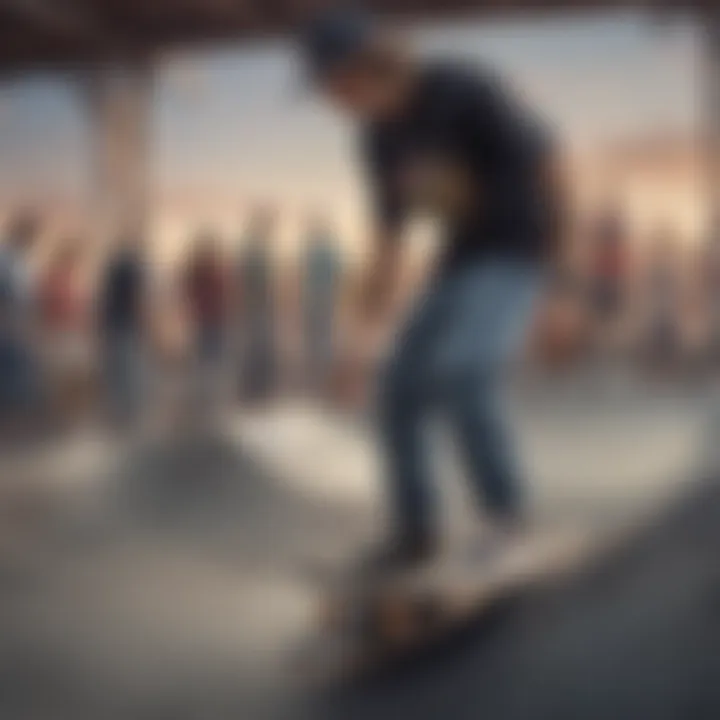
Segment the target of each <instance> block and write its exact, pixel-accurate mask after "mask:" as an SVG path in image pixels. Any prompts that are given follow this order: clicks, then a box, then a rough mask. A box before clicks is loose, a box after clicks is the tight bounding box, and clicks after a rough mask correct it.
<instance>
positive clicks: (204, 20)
mask: <svg viewBox="0 0 720 720" xmlns="http://www.w3.org/2000/svg"><path fill="white" fill-rule="evenodd" d="M326 1H327V0H0V71H4V72H7V71H15V70H22V69H26V68H28V67H42V66H57V65H72V64H78V63H82V64H85V63H89V62H93V61H97V60H102V59H105V58H112V57H128V56H133V55H136V56H142V55H148V54H154V53H156V52H158V51H161V50H163V49H166V48H173V47H183V46H190V45H196V44H201V43H211V42H218V41H230V40H234V39H238V40H242V39H251V38H257V37H267V36H270V35H274V34H280V33H283V32H288V31H291V30H292V29H293V28H294V27H296V26H297V24H298V23H299V22H301V19H302V17H304V16H305V15H306V14H307V12H308V11H309V10H311V9H312V7H313V6H314V5H317V3H318V2H326ZM706 3H710V4H712V0H695V2H694V3H690V2H687V0H685V1H683V0H474V1H473V0H371V1H370V2H367V3H365V4H366V5H368V6H370V7H372V8H373V9H374V10H376V11H377V12H378V13H384V14H388V15H393V16H397V17H412V18H418V19H423V18H427V17H452V16H453V15H457V14H459V13H466V14H471V13H476V14H478V15H483V14H488V13H496V14H499V13H510V12H527V13H535V14H537V13H538V12H543V11H551V10H571V11H572V10H574V11H579V10H580V11H581V10H587V9H591V10H598V9H608V10H612V9H622V8H646V7H648V5H653V6H664V7H670V8H678V9H682V10H686V9H687V7H688V5H690V4H695V5H701V4H706Z"/></svg>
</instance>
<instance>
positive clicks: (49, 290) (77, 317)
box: [39, 240, 89, 413]
mask: <svg viewBox="0 0 720 720" xmlns="http://www.w3.org/2000/svg"><path fill="white" fill-rule="evenodd" d="M83 259H84V253H83V249H82V246H81V245H80V243H79V242H78V241H77V240H68V241H66V242H63V243H62V244H61V245H60V247H59V248H58V250H57V251H56V252H55V253H54V255H53V257H52V258H51V260H50V263H49V266H48V268H47V269H46V271H45V273H44V274H43V276H42V278H41V282H40V286H39V301H40V302H39V307H40V321H41V328H42V341H43V346H44V348H45V352H44V356H45V361H46V362H45V367H46V370H47V377H48V380H49V384H50V390H51V393H52V395H51V396H52V399H53V407H54V409H55V410H57V411H59V412H61V413H65V412H66V411H70V410H71V406H74V405H75V404H76V401H77V399H78V398H79V395H80V388H81V385H83V384H84V381H85V380H86V379H87V376H88V373H89V357H88V342H87V340H88V338H87V336H86V330H87V324H86V321H87V319H88V318H87V307H86V300H87V298H86V295H85V292H84V288H83V286H82V277H81V271H82V262H83Z"/></svg>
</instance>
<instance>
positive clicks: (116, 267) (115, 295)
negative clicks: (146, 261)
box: [100, 253, 144, 332]
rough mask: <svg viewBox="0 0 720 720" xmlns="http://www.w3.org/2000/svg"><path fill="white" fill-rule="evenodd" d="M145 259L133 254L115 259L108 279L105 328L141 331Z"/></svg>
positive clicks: (102, 309) (103, 316)
mask: <svg viewBox="0 0 720 720" xmlns="http://www.w3.org/2000/svg"><path fill="white" fill-rule="evenodd" d="M143 285H144V272H143V266H142V262H141V261H140V260H139V258H137V257H135V255H133V254H131V253H124V254H122V255H119V256H118V257H116V258H114V259H113V260H111V262H110V264H109V266H108V268H107V271H106V275H105V279H104V283H103V288H102V300H101V303H100V313H101V317H100V322H101V325H102V328H103V329H104V330H105V331H124V332H135V331H138V330H139V329H140V327H141V324H142V317H141V315H142V293H143Z"/></svg>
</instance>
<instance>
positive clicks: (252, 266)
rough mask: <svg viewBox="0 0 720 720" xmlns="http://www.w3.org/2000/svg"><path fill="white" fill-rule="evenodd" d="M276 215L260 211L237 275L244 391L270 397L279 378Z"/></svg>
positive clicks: (248, 396)
mask: <svg viewBox="0 0 720 720" xmlns="http://www.w3.org/2000/svg"><path fill="white" fill-rule="evenodd" d="M275 223H276V217H275V212H274V211H273V210H272V209H271V208H260V209H258V210H256V211H255V212H254V213H253V215H252V217H251V218H250V222H249V224H248V228H247V230H246V234H245V237H244V239H243V245H242V249H241V251H240V257H239V260H238V268H237V275H236V284H237V302H238V310H239V315H240V317H241V325H242V328H241V337H240V345H241V361H240V364H241V377H242V381H241V394H242V395H243V397H245V398H246V399H249V400H253V401H255V400H263V399H266V398H267V397H268V396H269V395H270V394H271V393H272V392H273V390H274V387H275V383H276V380H277V377H276V376H277V370H278V368H277V362H278V359H277V337H276V330H277V328H276V324H277V317H276V298H275V276H274V275H275V274H274V268H273V252H272V250H273V248H272V245H273V240H274V232H275Z"/></svg>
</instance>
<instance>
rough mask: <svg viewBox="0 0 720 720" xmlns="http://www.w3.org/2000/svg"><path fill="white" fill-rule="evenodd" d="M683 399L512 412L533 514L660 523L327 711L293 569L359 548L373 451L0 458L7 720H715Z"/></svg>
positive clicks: (227, 430)
mask: <svg viewBox="0 0 720 720" xmlns="http://www.w3.org/2000/svg"><path fill="white" fill-rule="evenodd" d="M699 400H700V402H697V401H696V400H693V401H692V402H690V401H688V402H683V403H681V402H679V401H678V400H677V399H675V398H673V399H671V400H669V401H668V402H667V403H665V402H664V401H659V400H657V399H652V401H648V404H647V407H645V409H642V408H643V406H642V404H641V403H638V402H637V401H635V402H634V403H633V408H635V409H634V410H633V411H632V413H630V412H629V411H628V406H627V405H626V399H625V398H624V397H623V399H622V405H620V406H618V407H617V408H614V407H613V408H611V407H607V408H605V409H603V408H595V410H594V414H593V417H594V418H596V419H595V420H593V422H592V423H590V422H589V421H587V422H586V423H585V426H581V425H580V423H578V421H577V416H576V414H575V413H574V411H573V410H572V409H570V408H561V407H560V406H559V403H558V401H557V398H556V397H555V396H553V399H552V403H545V402H544V401H541V402H538V404H537V407H536V408H535V409H533V407H531V405H529V404H525V405H523V407H522V418H523V420H522V428H521V429H522V434H523V436H524V441H525V442H526V443H527V450H528V455H529V457H530V459H531V461H532V463H533V465H534V466H535V469H536V475H537V478H538V483H537V485H538V488H537V492H538V507H545V508H547V509H548V510H547V512H548V513H550V509H551V508H555V510H553V512H557V513H560V512H566V509H567V508H572V509H573V512H574V511H575V508H577V507H578V506H579V505H581V504H582V503H581V500H582V499H583V497H584V498H585V501H584V502H585V506H587V508H589V509H591V510H594V511H597V512H596V514H597V517H593V513H592V512H590V511H588V512H586V513H584V514H581V517H582V518H583V521H584V522H585V521H586V522H588V523H590V522H591V520H592V521H593V522H596V523H598V524H600V525H603V526H605V525H606V524H607V523H609V522H610V521H611V520H610V519H611V518H615V517H617V518H618V522H622V524H626V520H627V517H626V515H627V513H628V512H630V513H631V516H632V517H635V513H636V511H638V508H640V506H641V505H642V507H643V508H645V509H647V510H648V511H649V510H652V512H650V513H649V515H651V516H652V517H653V518H655V519H654V520H653V522H652V523H650V524H649V525H645V524H643V525H640V524H637V523H634V522H633V523H631V525H632V526H633V527H634V528H635V532H634V533H633V538H632V540H631V541H628V542H627V543H626V544H625V546H624V548H623V549H622V550H619V551H616V552H614V553H613V554H612V556H611V557H609V558H607V559H605V560H603V562H601V563H600V564H599V565H597V566H594V567H591V568H588V569H587V570H583V572H582V573H580V574H576V575H573V576H572V577H570V578H567V579H566V580H563V581H562V582H560V583H558V584H557V585H553V586H551V587H548V588H543V589H542V592H539V593H537V594H535V593H533V594H532V596H527V597H523V598H522V599H521V600H520V601H519V602H518V603H516V604H513V605H512V606H511V607H509V608H508V610H507V612H504V613H501V614H500V615H498V616H496V617H493V618H491V622H479V623H478V624H477V627H475V625H473V626H472V627H469V628H468V629H467V631H466V632H464V633H462V636H461V637H457V638H452V641H451V642H448V644H447V646H444V647H442V648H439V650H440V651H439V652H437V653H435V652H433V653H432V654H430V655H429V656H427V657H424V658H420V659H419V660H418V662H414V663H411V664H409V665H404V666H403V667H397V668H393V669H392V671H391V672H388V673H387V674H385V675H384V676H381V677H378V678H374V679H368V680H367V681H366V682H364V683H358V684H355V685H354V686H346V687H336V688H328V689H323V690H321V691H318V690H316V689H315V688H308V687H306V686H304V685H303V684H302V683H301V682H300V675H301V673H300V669H301V668H298V667H297V666H296V665H294V664H292V663H291V662H289V660H290V659H291V654H292V650H293V649H294V648H295V647H297V644H298V643H299V642H300V641H301V640H302V639H303V638H304V637H305V635H306V634H307V633H308V632H309V631H312V630H313V628H314V627H315V625H314V623H315V622H316V621H315V616H316V612H317V607H316V604H315V602H316V596H315V593H314V591H315V590H316V589H317V588H314V587H313V586H312V585H309V584H308V583H307V582H305V579H304V578H303V577H302V576H301V573H300V572H299V570H300V569H301V568H302V564H303V562H306V561H307V560H308V559H314V558H317V557H322V556H324V555H325V554H327V553H334V554H337V555H338V556H343V555H346V554H347V553H351V552H352V551H353V549H355V548H358V547H361V546H362V544H363V543H364V542H366V541H368V540H371V539H372V538H373V537H376V535H377V532H378V528H379V523H380V515H379V512H378V508H379V506H380V504H381V503H380V500H379V494H378V487H377V486H376V484H375V482H376V480H377V477H376V476H375V472H376V470H377V468H375V466H374V465H373V462H372V460H371V454H370V451H371V445H369V444H368V443H369V441H368V439H367V438H364V437H357V436H356V434H354V432H350V431H349V430H348V429H346V428H345V427H343V426H342V424H341V423H339V422H338V421H337V420H336V419H335V418H330V419H328V418H317V417H316V415H315V413H310V415H308V414H307V412H306V411H305V410H302V412H301V411H300V410H291V409H288V408H282V409H278V410H277V411H273V412H268V413H266V414H264V415H263V416H262V417H261V416H257V417H237V418H234V419H233V421H232V422H231V423H229V425H228V426H227V427H223V428H220V429H218V430H217V431H215V430H213V431H208V432H202V433H197V434H188V435H185V436H178V435H176V434H170V435H162V434H161V435H159V436H158V437H151V438H146V439H143V440H142V441H141V442H138V443H135V444H132V445H128V446H123V445H122V444H120V443H119V442H118V441H116V440H114V439H110V438H107V437H102V436H99V435H98V436H91V437H80V438H77V439H75V440H73V441H72V442H66V443H64V444H63V445H62V446H58V447H57V448H49V449H47V450H46V451H44V452H42V453H38V452H34V453H33V454H32V457H31V458H29V459H27V461H26V462H23V463H20V462H19V461H18V462H16V463H15V464H14V465H12V466H11V465H10V464H8V463H7V462H6V460H5V459H2V460H0V477H2V480H3V482H2V496H1V500H2V502H0V508H2V528H1V529H2V532H0V606H1V607H2V612H0V717H2V718H6V717H7V718H9V719H12V720H14V718H38V719H39V720H45V719H47V720H65V719H66V718H67V720H85V719H86V718H87V720H105V718H109V719H110V720H114V719H115V718H117V719H118V720H136V719H137V720H145V719H146V718H147V719H148V720H150V719H151V718H171V719H172V720H226V718H236V717H238V718H251V720H253V719H254V718H261V720H262V718H264V717H271V718H274V717H280V718H286V717H287V718H294V717H310V718H314V717H331V718H334V717H337V718H355V717H357V718H365V717H367V718H385V717H387V718H395V717H400V718H402V717H427V718H434V717H440V718H442V717H449V718H450V717H451V718H456V717H457V718H464V717H468V718H475V717H488V718H496V717H497V718H511V719H512V718H545V717H547V718H563V717H568V718H575V717H581V718H585V717H588V718H595V717H597V718H606V717H610V718H613V719H615V718H620V719H621V720H624V718H633V720H634V718H638V717H641V718H644V717H652V718H655V717H657V718H661V719H663V718H668V719H672V720H674V718H685V717H691V718H695V717H700V718H702V717H717V716H718V707H719V706H718V703H717V701H718V697H717V689H716V683H715V682H714V678H717V677H719V676H720V675H718V670H719V669H720V668H718V657H720V653H718V652H717V649H718V640H717V638H718V628H719V624H718V623H719V622H720V620H719V617H718V613H719V610H718V606H719V604H720V600H719V597H720V589H719V586H720V578H719V576H718V569H717V562H716V556H717V551H716V548H717V547H718V541H719V540H720V522H719V520H720V490H718V487H717V484H716V483H714V482H713V481H712V478H711V475H709V474H708V475H700V474H698V473H699V472H700V471H699V469H698V468H695V466H694V465H695V463H694V460H695V459H696V458H697V456H698V443H699V442H700V435H701V434H702V431H703V429H704V428H706V422H705V419H706V416H707V413H706V409H707V408H706V405H705V403H704V401H703V398H699ZM638 408H641V409H638ZM551 410H552V412H551ZM313 417H316V420H312V418H313ZM618 417H622V418H623V422H624V423H625V424H624V425H623V424H622V423H619V422H618ZM571 429H572V431H573V435H572V438H573V443H572V445H573V448H574V452H573V453H571V452H558V449H562V448H564V447H565V446H564V445H563V444H562V443H560V442H559V438H562V437H567V433H569V432H570V430H571ZM593 447H594V448H595V450H594V453H595V454H594V455H588V453H589V452H590V450H591V448H593ZM331 451H332V452H331ZM335 451H337V452H335ZM580 460H582V463H580V462H579V461H580ZM661 469H662V470H663V472H662V473H660V472H659V471H660V470H661ZM21 471H22V472H21ZM341 471H342V472H341ZM323 472H324V474H323ZM650 477H653V478H655V481H654V482H655V484H653V483H651V482H650V480H649V479H648V478H650ZM373 478H374V480H373ZM570 481H572V483H571V485H568V483H569V482H570ZM629 488H631V489H633V488H634V489H635V490H636V491H637V488H644V490H643V492H642V493H640V492H639V491H637V492H629V490H628V489H629ZM570 490H572V492H570ZM641 495H642V496H643V497H644V498H645V499H648V498H650V499H652V501H653V502H652V503H649V504H647V505H646V504H643V503H641V502H640V500H639V498H640V496H641ZM450 499H451V501H452V500H454V498H450ZM461 504H462V503H461ZM543 512H545V510H544V511H543ZM549 516H550V515H549ZM643 527H644V528H645V529H643ZM706 710H708V712H709V714H704V713H705V711H706Z"/></svg>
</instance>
